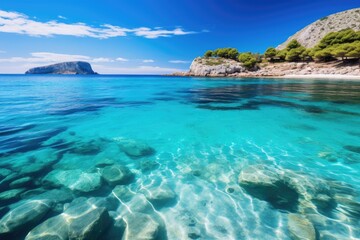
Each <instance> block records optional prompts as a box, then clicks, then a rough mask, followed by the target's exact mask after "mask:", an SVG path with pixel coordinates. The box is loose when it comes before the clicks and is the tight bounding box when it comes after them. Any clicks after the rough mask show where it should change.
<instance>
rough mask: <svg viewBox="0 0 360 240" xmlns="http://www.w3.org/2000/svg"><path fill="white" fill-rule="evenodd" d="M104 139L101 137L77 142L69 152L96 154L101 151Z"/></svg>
mask: <svg viewBox="0 0 360 240" xmlns="http://www.w3.org/2000/svg"><path fill="white" fill-rule="evenodd" d="M102 144H103V141H102V140H101V139H97V140H90V141H86V142H83V141H79V142H76V143H75V144H74V145H73V146H72V147H71V148H70V149H69V152H70V153H73V154H79V155H96V154H98V153H99V152H100V151H101V148H102V147H101V146H102Z"/></svg>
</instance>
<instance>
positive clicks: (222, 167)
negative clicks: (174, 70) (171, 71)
mask: <svg viewBox="0 0 360 240" xmlns="http://www.w3.org/2000/svg"><path fill="white" fill-rule="evenodd" d="M0 106H1V107H0V239H25V238H26V239H131V240H132V239H206V240H207V239H267V240H268V239H299V238H296V237H299V236H300V237H301V236H302V237H305V238H303V239H324V240H325V239H326V240H330V239H360V195H359V194H360V177H359V176H360V82H356V81H350V80H346V81H345V80H320V79H317V80H301V79H298V80H290V79H241V80H236V79H221V78H217V79H205V78H180V77H164V76H101V75H99V76H25V75H0Z"/></svg>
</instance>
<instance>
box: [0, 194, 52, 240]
mask: <svg viewBox="0 0 360 240" xmlns="http://www.w3.org/2000/svg"><path fill="white" fill-rule="evenodd" d="M53 204H54V202H53V201H50V200H32V201H28V202H26V203H24V204H22V205H20V206H18V207H16V208H15V209H13V210H11V211H10V212H8V213H7V214H6V215H5V216H4V217H3V218H2V219H1V220H0V236H1V234H5V233H12V232H15V231H19V230H23V228H25V229H26V228H31V227H32V226H35V225H36V224H38V223H39V222H40V221H41V220H42V218H43V217H44V216H45V215H46V214H47V213H48V212H49V211H50V209H51V208H52V207H53Z"/></svg>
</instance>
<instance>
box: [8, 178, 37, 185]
mask: <svg viewBox="0 0 360 240" xmlns="http://www.w3.org/2000/svg"><path fill="white" fill-rule="evenodd" d="M32 182H33V179H32V178H31V177H24V178H20V179H17V180H15V181H13V182H11V183H10V184H9V186H10V187H11V188H19V187H26V186H29V185H31V184H32Z"/></svg>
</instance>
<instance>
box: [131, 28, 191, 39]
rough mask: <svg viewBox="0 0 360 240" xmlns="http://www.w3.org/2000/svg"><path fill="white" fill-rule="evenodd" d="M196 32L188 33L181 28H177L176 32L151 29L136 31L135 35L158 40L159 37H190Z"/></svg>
mask: <svg viewBox="0 0 360 240" xmlns="http://www.w3.org/2000/svg"><path fill="white" fill-rule="evenodd" d="M193 33H195V32H186V31H184V30H182V29H181V28H176V29H174V30H165V29H159V28H156V29H151V28H138V29H135V35H136V36H140V37H145V38H150V39H151V38H158V37H171V36H174V35H188V34H193Z"/></svg>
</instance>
